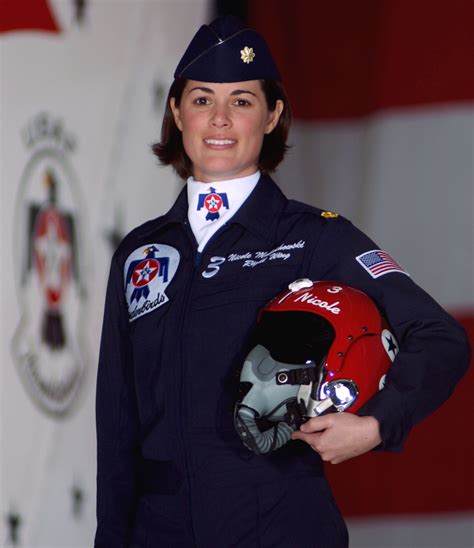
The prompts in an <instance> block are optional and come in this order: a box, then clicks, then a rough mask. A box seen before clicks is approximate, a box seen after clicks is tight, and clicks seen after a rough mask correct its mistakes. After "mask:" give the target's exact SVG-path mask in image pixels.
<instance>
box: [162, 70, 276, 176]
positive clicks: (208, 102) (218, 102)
mask: <svg viewBox="0 0 474 548" xmlns="http://www.w3.org/2000/svg"><path fill="white" fill-rule="evenodd" d="M170 106H171V110H172V112H173V116H174V119H175V122H176V125H177V126H178V128H179V129H180V130H181V132H182V137H183V145H184V149H185V151H186V153H187V155H188V156H189V158H190V159H191V161H192V163H193V174H194V178H195V179H196V180H198V181H202V182H206V183H208V182H212V181H219V180H224V179H235V178H236V177H244V176H246V175H251V174H252V173H254V172H255V171H256V170H257V165H258V158H259V156H260V150H261V148H262V143H263V137H264V135H265V134H266V133H270V132H271V131H272V130H273V128H274V127H275V126H276V124H277V123H278V119H279V117H280V114H281V112H282V110H283V102H282V101H280V100H278V101H277V103H276V106H275V110H274V111H270V110H269V109H268V106H267V102H266V99H265V94H264V93H263V91H262V88H261V85H260V82H259V81H258V80H250V81H247V82H231V83H225V84H216V83H210V82H198V81H196V80H188V82H187V83H186V86H185V88H184V90H183V95H182V97H181V101H180V105H179V107H177V106H176V102H175V100H174V98H171V101H170Z"/></svg>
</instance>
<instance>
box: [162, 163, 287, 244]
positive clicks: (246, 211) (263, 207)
mask: <svg viewBox="0 0 474 548" xmlns="http://www.w3.org/2000/svg"><path fill="white" fill-rule="evenodd" d="M287 202H288V200H287V198H286V197H285V195H284V194H283V192H282V191H281V190H280V189H279V188H278V186H277V185H276V183H275V182H274V181H273V180H272V178H271V177H270V176H269V175H266V174H262V175H261V177H260V179H259V181H258V183H257V186H256V187H255V189H254V190H253V192H252V193H251V194H250V196H249V197H248V198H247V200H246V201H245V202H244V203H243V204H242V206H241V207H240V209H239V210H238V211H237V212H236V213H235V215H234V216H233V217H232V218H231V219H230V220H229V223H236V224H240V225H241V226H243V227H245V228H246V229H247V230H249V231H250V232H252V233H253V234H255V235H256V236H258V237H259V238H262V239H264V240H266V241H267V242H268V243H270V244H271V243H273V242H274V241H275V236H276V229H277V223H278V217H279V214H280V213H281V211H282V210H283V209H284V207H285V205H286V203H287ZM187 222H188V197H187V191H186V187H184V188H183V189H182V190H181V192H180V193H179V196H178V198H177V199H176V201H175V203H174V204H173V206H172V208H171V209H170V210H169V211H168V213H166V214H165V215H164V216H163V217H162V218H161V221H160V222H159V224H158V226H157V227H155V228H158V229H160V228H162V227H164V226H165V225H167V224H170V223H184V224H186V223H187Z"/></svg>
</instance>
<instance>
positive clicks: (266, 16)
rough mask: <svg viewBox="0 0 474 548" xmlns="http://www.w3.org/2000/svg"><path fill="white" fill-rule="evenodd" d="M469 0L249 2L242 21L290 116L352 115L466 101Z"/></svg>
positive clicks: (472, 86) (471, 84)
mask: <svg viewBox="0 0 474 548" xmlns="http://www.w3.org/2000/svg"><path fill="white" fill-rule="evenodd" d="M473 5H474V4H473V3H472V2H471V1H470V0H453V1H452V2H441V1H439V0H416V1H413V0H384V1H383V2H381V1H380V0H345V1H343V2H341V1H339V2H312V1H310V0H292V2H291V3H289V2H287V1H286V0H273V1H272V2H271V3H270V2H268V1H267V0H252V2H249V14H248V19H249V23H250V25H251V26H253V27H255V28H257V29H258V30H259V31H260V32H262V33H263V34H264V36H265V37H266V39H267V40H268V42H269V44H270V47H271V49H272V51H273V52H274V55H275V58H276V61H277V63H278V65H279V67H280V69H281V71H282V74H283V78H284V83H285V86H286V88H287V89H288V92H289V95H290V99H291V102H292V105H293V110H294V114H295V116H296V117H297V118H303V119H332V118H357V117H361V116H365V115H367V114H370V113H373V112H376V111H378V110H381V109H387V108H391V107H406V106H412V105H419V104H431V103H446V102H459V101H472V100H473V99H474V76H473V74H474V73H473V71H472V51H473V44H472V28H471V27H472V25H471V22H472V20H473V16H474V9H473ZM269 6H271V9H270V7H269ZM256 53H257V55H258V52H256Z"/></svg>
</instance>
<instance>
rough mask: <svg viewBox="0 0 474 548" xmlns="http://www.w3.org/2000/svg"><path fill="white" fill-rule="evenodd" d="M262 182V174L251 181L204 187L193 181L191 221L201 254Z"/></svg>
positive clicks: (245, 178)
mask: <svg viewBox="0 0 474 548" xmlns="http://www.w3.org/2000/svg"><path fill="white" fill-rule="evenodd" d="M259 179H260V171H256V172H255V173H253V174H252V175H248V176H247V177H240V178H238V179H230V180H228V181H216V182H212V183H201V182H199V181H195V180H194V178H193V177H189V179H188V180H187V183H188V185H187V190H188V219H189V224H190V226H191V229H192V231H193V234H194V237H195V238H196V241H197V243H198V249H197V250H198V251H202V250H203V249H204V246H205V245H206V244H207V242H208V241H209V240H210V238H212V236H213V235H214V234H215V233H216V232H217V231H218V230H219V228H221V226H223V225H224V224H225V223H227V222H228V221H229V219H231V217H232V216H233V215H235V213H236V212H237V211H238V210H239V208H240V206H241V205H242V204H243V203H244V202H245V200H246V199H247V198H248V197H249V196H250V194H251V193H252V191H253V189H254V188H255V186H256V185H257V183H258V180H259Z"/></svg>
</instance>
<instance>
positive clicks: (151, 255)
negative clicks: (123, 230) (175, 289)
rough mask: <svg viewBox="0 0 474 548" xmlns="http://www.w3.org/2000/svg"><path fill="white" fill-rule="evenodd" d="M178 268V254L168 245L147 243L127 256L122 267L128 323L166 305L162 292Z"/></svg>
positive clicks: (167, 299) (165, 297) (166, 298)
mask: <svg viewBox="0 0 474 548" xmlns="http://www.w3.org/2000/svg"><path fill="white" fill-rule="evenodd" d="M178 265H179V252H178V251H177V250H176V249H175V248H174V247H171V246H169V245H164V244H158V243H151V244H147V245H143V246H141V247H138V248H137V249H135V250H134V251H132V253H130V255H129V256H128V258H127V260H126V261H125V266H124V285H125V296H126V299H127V305H128V316H129V320H130V321H131V322H132V321H133V320H136V319H137V318H140V317H141V316H143V315H145V314H148V313H149V312H153V310H156V309H157V308H158V307H160V306H162V305H164V304H165V303H167V302H168V301H169V298H168V296H167V295H166V293H165V290H166V288H167V286H168V285H169V283H170V282H171V280H172V279H173V278H174V275H175V274H176V271H177V270H178Z"/></svg>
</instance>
